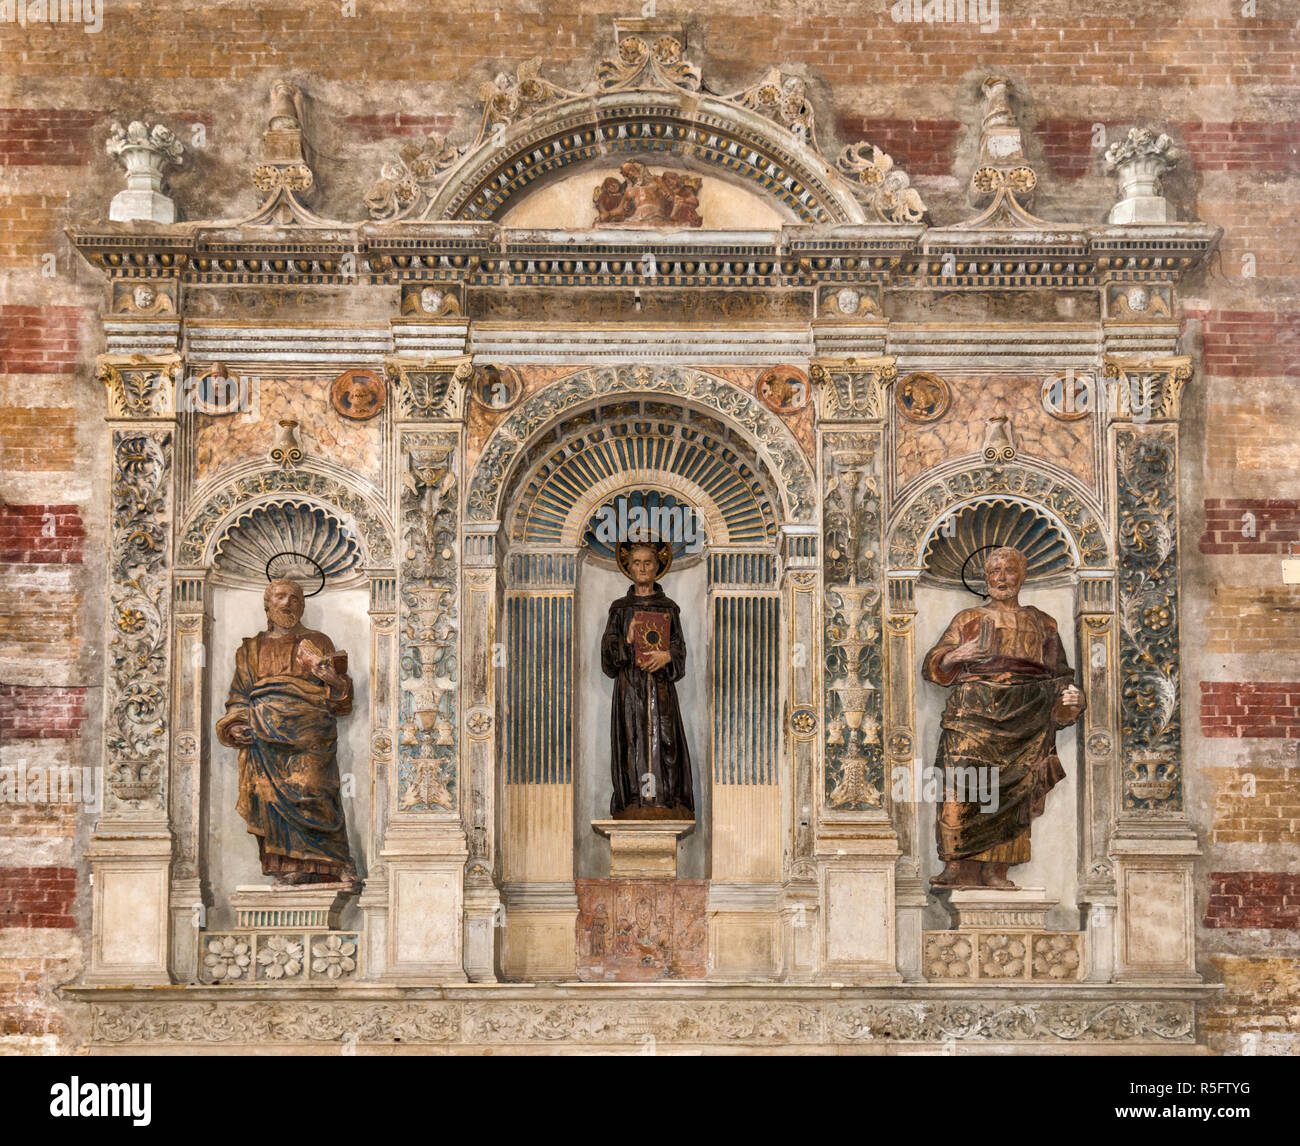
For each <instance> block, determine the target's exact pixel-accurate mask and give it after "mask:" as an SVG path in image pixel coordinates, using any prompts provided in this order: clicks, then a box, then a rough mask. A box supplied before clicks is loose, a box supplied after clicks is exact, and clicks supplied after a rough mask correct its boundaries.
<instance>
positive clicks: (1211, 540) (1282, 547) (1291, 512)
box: [1200, 497, 1300, 556]
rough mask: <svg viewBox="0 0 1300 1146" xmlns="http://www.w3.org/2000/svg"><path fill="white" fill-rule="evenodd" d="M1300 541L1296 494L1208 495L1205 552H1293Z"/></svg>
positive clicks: (1204, 534)
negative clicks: (1288, 495) (1293, 546)
mask: <svg viewBox="0 0 1300 1146" xmlns="http://www.w3.org/2000/svg"><path fill="white" fill-rule="evenodd" d="M1292 541H1300V500H1298V499H1296V498H1293V497H1274V498H1258V497H1255V498H1247V497H1230V498H1222V497H1212V498H1206V499H1205V532H1204V533H1202V534H1201V542H1200V548H1201V552H1202V553H1274V554H1277V555H1278V556H1281V555H1283V554H1288V553H1290V552H1291V549H1290V543H1291V542H1292Z"/></svg>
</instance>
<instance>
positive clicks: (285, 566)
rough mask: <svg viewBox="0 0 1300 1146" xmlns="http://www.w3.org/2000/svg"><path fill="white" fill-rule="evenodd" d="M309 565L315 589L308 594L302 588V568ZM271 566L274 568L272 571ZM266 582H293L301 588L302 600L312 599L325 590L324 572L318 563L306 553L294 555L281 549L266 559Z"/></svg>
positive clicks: (290, 551)
mask: <svg viewBox="0 0 1300 1146" xmlns="http://www.w3.org/2000/svg"><path fill="white" fill-rule="evenodd" d="M304 564H307V565H310V566H311V567H312V569H314V570H315V571H316V582H317V584H316V588H315V589H313V590H312V591H311V592H310V593H308V592H307V589H306V587H305V586H303V577H302V573H301V570H302V566H303V565H304ZM272 566H275V568H274V569H272ZM266 580H267V583H268V584H269V583H270V582H272V581H293V582H294V583H295V584H297V585H298V586H300V587H301V588H302V595H303V597H304V598H307V597H314V596H316V594H317V593H319V592H320V591H321V590H322V589H324V588H325V570H324V569H322V568H321V565H320V562H319V561H317V560H316V559H315V558H314V557H312V556H311V555H310V554H308V553H295V552H293V551H292V550H290V549H282V550H281V551H280V552H279V553H272V554H271V556H270V557H268V558H267V559H266Z"/></svg>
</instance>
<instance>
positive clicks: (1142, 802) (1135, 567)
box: [1105, 357, 1200, 981]
mask: <svg viewBox="0 0 1300 1146" xmlns="http://www.w3.org/2000/svg"><path fill="white" fill-rule="evenodd" d="M1105 373H1106V377H1107V379H1108V380H1109V381H1110V386H1109V387H1108V389H1109V398H1110V401H1109V402H1108V406H1107V416H1108V421H1109V423H1110V425H1109V436H1108V438H1109V440H1108V445H1109V446H1110V449H1111V451H1112V452H1111V457H1112V458H1113V459H1114V465H1115V502H1116V504H1115V520H1116V529H1115V536H1116V538H1117V543H1118V548H1119V562H1118V565H1119V573H1118V579H1117V580H1118V585H1117V587H1118V593H1119V600H1118V608H1117V615H1118V621H1119V632H1118V652H1119V672H1118V679H1119V731H1120V744H1119V761H1120V765H1121V769H1120V774H1119V777H1118V790H1117V792H1116V795H1117V797H1118V814H1117V817H1116V828H1115V834H1114V836H1113V838H1112V840H1111V844H1110V858H1111V859H1112V860H1113V861H1114V865H1115V888H1116V897H1117V903H1118V912H1117V921H1116V923H1117V926H1116V945H1115V978H1116V979H1118V980H1121V981H1122V980H1151V979H1193V980H1194V979H1198V978H1199V976H1198V975H1197V974H1196V955H1195V934H1196V920H1195V906H1196V905H1195V894H1194V890H1193V883H1192V874H1193V866H1194V864H1195V858H1196V856H1198V855H1200V849H1199V848H1198V846H1197V841H1196V834H1195V832H1194V831H1193V830H1192V828H1191V826H1190V823H1189V821H1188V818H1187V814H1186V812H1185V811H1184V810H1183V777H1182V729H1181V699H1182V697H1181V677H1180V664H1179V644H1180V642H1179V622H1180V616H1179V571H1178V558H1179V536H1178V418H1179V412H1180V394H1181V391H1182V388H1183V386H1184V385H1185V384H1186V383H1187V381H1188V379H1189V378H1190V377H1191V362H1190V360H1189V359H1187V358H1160V359H1151V360H1137V359H1126V358H1117V357H1107V359H1106V370H1105Z"/></svg>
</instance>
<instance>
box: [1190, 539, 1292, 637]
mask: <svg viewBox="0 0 1300 1146" xmlns="http://www.w3.org/2000/svg"><path fill="white" fill-rule="evenodd" d="M1272 569H1273V571H1274V576H1275V577H1276V579H1277V580H1281V577H1282V568H1281V563H1280V562H1276V563H1273V564H1272ZM1260 576H1261V578H1263V577H1264V576H1265V574H1264V571H1263V570H1261V571H1260ZM1204 635H1205V649H1206V650H1207V651H1208V652H1213V653H1252V654H1264V653H1268V654H1271V655H1273V656H1282V657H1295V656H1298V655H1300V586H1289V585H1271V586H1265V587H1261V588H1251V587H1250V586H1245V585H1221V586H1215V587H1214V588H1213V589H1212V590H1211V605H1210V610H1209V613H1208V614H1207V615H1206V624H1205V633H1204Z"/></svg>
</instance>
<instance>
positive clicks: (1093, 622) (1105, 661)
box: [1075, 569, 1119, 982]
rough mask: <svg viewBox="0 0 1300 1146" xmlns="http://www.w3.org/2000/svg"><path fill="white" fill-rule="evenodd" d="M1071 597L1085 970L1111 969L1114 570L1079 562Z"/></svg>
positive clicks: (1105, 973)
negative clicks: (1079, 691)
mask: <svg viewBox="0 0 1300 1146" xmlns="http://www.w3.org/2000/svg"><path fill="white" fill-rule="evenodd" d="M1078 577H1079V588H1078V593H1077V596H1076V598H1075V617H1076V619H1077V622H1078V623H1077V631H1078V634H1079V649H1078V657H1079V675H1080V677H1081V679H1082V681H1083V691H1084V695H1085V696H1086V697H1087V700H1088V707H1087V710H1086V711H1085V712H1084V714H1083V718H1082V722H1081V723H1080V726H1079V762H1080V764H1081V765H1082V767H1081V769H1080V771H1081V775H1080V778H1079V786H1080V793H1079V803H1078V811H1079V910H1080V914H1081V919H1082V923H1083V928H1084V930H1085V931H1086V932H1087V937H1088V939H1087V944H1086V948H1085V949H1086V951H1087V956H1088V971H1087V978H1088V979H1089V980H1092V981H1095V982H1107V981H1109V980H1110V979H1111V977H1112V976H1113V975H1114V952H1115V935H1114V921H1115V876H1114V869H1113V867H1112V865H1111V863H1110V860H1109V859H1108V858H1107V854H1106V853H1107V849H1108V848H1109V845H1110V839H1109V833H1110V828H1111V825H1112V824H1113V823H1114V822H1115V799H1114V784H1115V758H1116V753H1115V746H1116V744H1117V742H1118V739H1119V722H1118V712H1117V708H1116V704H1115V662H1116V651H1115V647H1116V632H1115V571H1114V570H1113V569H1081V570H1079V573H1078Z"/></svg>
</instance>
